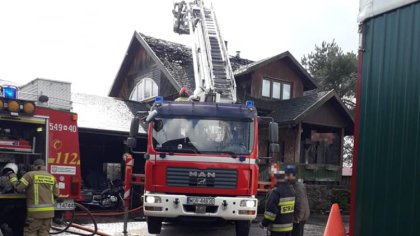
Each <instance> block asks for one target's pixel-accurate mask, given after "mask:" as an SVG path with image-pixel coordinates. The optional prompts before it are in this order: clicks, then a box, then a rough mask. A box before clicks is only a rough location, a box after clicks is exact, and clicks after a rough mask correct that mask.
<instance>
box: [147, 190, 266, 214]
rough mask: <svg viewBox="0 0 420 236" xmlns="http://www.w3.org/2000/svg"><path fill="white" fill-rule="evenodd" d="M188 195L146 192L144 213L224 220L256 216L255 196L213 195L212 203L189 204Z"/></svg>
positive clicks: (256, 204) (256, 201)
mask: <svg viewBox="0 0 420 236" xmlns="http://www.w3.org/2000/svg"><path fill="white" fill-rule="evenodd" d="M189 197H190V196H187V195H169V194H158V193H157V194H154V193H146V194H145V195H144V196H143V208H144V214H145V215H146V216H154V217H162V218H175V217H180V216H194V217H217V218H222V219H225V220H253V219H255V217H256V216H257V206H258V200H257V199H256V198H255V197H248V196H245V197H214V204H191V203H190V202H187V201H188V198H189ZM191 197H196V196H191Z"/></svg>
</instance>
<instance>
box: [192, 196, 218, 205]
mask: <svg viewBox="0 0 420 236" xmlns="http://www.w3.org/2000/svg"><path fill="white" fill-rule="evenodd" d="M187 204H190V205H214V204H215V199H214V197H188V198H187Z"/></svg>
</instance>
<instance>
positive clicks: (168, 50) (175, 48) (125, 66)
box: [109, 32, 253, 97]
mask: <svg viewBox="0 0 420 236" xmlns="http://www.w3.org/2000/svg"><path fill="white" fill-rule="evenodd" d="M140 47H142V48H144V49H145V50H146V51H147V52H148V54H149V55H150V56H151V57H152V59H153V60H154V61H155V62H156V64H157V65H158V67H159V68H160V69H161V70H162V72H163V73H164V74H165V76H166V77H167V78H168V79H169V81H170V82H171V84H172V85H174V87H175V89H176V90H179V89H180V88H181V87H187V88H188V90H190V91H193V90H194V89H195V80H194V67H193V60H192V53H191V48H190V47H187V46H185V45H183V44H179V43H174V42H170V41H166V40H162V39H157V38H154V37H150V36H146V35H144V34H141V33H138V32H134V35H133V38H132V39H131V42H130V45H129V47H128V49H127V53H126V56H125V58H124V60H123V62H122V64H121V67H120V69H119V71H118V73H117V76H116V78H115V80H114V83H113V85H112V87H111V91H110V92H109V96H112V97H116V96H117V95H118V90H119V88H120V86H121V84H122V81H123V80H124V79H125V76H126V74H127V71H128V70H129V67H130V64H131V63H132V60H133V59H134V57H135V54H136V52H137V50H138V49H139V48H140ZM252 62H253V61H251V60H248V59H244V58H240V57H236V56H231V57H230V63H231V66H232V69H233V70H234V71H235V70H236V69H238V68H239V67H241V66H243V65H247V64H250V63H252Z"/></svg>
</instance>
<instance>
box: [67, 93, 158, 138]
mask: <svg viewBox="0 0 420 236" xmlns="http://www.w3.org/2000/svg"><path fill="white" fill-rule="evenodd" d="M71 100H72V102H73V104H72V105H73V110H72V111H73V112H75V113H77V115H78V120H77V123H78V126H79V128H84V129H93V130H103V131H111V132H124V133H128V132H129V131H130V124H131V119H132V118H133V116H134V114H135V113H136V112H137V111H148V110H149V109H150V108H149V107H148V105H147V104H143V103H140V102H132V101H123V100H120V99H118V98H112V97H101V96H96V95H90V94H82V93H72V95H71ZM139 133H141V134H146V131H144V130H143V129H142V128H141V127H140V129H139Z"/></svg>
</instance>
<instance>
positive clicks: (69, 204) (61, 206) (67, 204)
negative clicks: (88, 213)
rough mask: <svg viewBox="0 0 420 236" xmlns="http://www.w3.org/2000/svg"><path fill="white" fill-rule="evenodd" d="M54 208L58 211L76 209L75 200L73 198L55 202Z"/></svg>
mask: <svg viewBox="0 0 420 236" xmlns="http://www.w3.org/2000/svg"><path fill="white" fill-rule="evenodd" d="M54 208H55V210H56V211H67V210H73V209H74V201H73V200H64V201H63V202H56V203H55V204H54Z"/></svg>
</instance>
